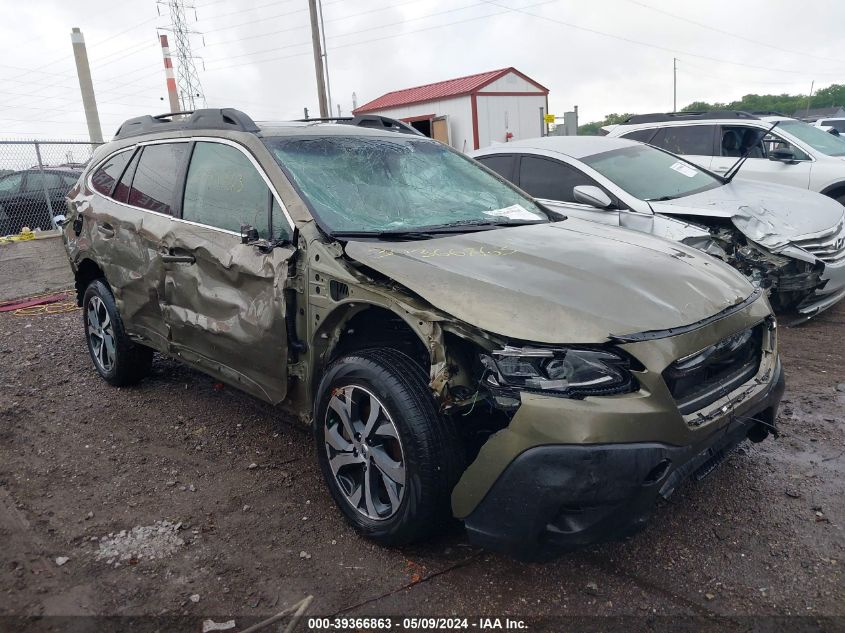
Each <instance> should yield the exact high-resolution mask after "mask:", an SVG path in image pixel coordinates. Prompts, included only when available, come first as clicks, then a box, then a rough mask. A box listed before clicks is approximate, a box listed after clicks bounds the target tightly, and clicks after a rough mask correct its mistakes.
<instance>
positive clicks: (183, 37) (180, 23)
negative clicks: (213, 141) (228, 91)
mask: <svg viewBox="0 0 845 633" xmlns="http://www.w3.org/2000/svg"><path fill="white" fill-rule="evenodd" d="M156 4H157V5H159V6H165V7H167V8H168V10H169V11H170V28H168V29H163V30H165V31H171V32H172V33H173V40H174V42H173V43H174V49H175V51H174V52H175V54H176V85H177V86H178V89H179V98H180V99H181V101H182V109H183V110H195V109H196V108H197V107H198V106H199V107H205V95H204V94H203V91H202V83H200V78H199V74H198V73H197V68H196V66H195V65H194V56H193V54H192V53H191V33H193V32H194V31H192V30H191V29H189V28H188V23H187V20H186V19H185V0H157V2H156ZM188 8H189V9H192V8H193V7H192V6H188Z"/></svg>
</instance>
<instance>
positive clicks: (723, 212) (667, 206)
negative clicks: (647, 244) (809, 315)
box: [650, 180, 845, 250]
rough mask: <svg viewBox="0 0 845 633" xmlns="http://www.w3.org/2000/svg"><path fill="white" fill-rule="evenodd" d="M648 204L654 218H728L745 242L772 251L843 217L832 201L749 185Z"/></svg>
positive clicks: (816, 195) (798, 191)
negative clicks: (658, 216)
mask: <svg viewBox="0 0 845 633" xmlns="http://www.w3.org/2000/svg"><path fill="white" fill-rule="evenodd" d="M650 204H651V206H652V209H654V212H655V213H666V214H669V215H688V216H701V217H720V218H730V219H731V221H732V222H733V224H734V226H736V228H738V229H739V230H740V231H742V232H743V233H744V234H745V236H746V237H748V238H749V239H751V240H753V241H755V242H757V243H758V244H762V245H763V246H765V247H766V248H769V249H774V250H777V249H778V248H780V247H783V246H785V245H786V244H788V243H789V242H791V241H793V240H794V239H795V238H798V237H801V236H804V235H809V234H813V233H819V232H821V231H826V230H829V229H831V228H833V227H835V226H836V225H837V224H838V223H839V222H840V221H842V216H843V212H845V209H843V207H842V205H841V204H839V203H838V202H837V201H836V200H833V199H832V198H828V197H827V196H824V195H822V194H820V193H816V192H814V191H808V190H807V189H799V188H798V187H788V186H786V185H776V184H773V183H768V182H767V183H757V182H754V181H750V180H737V181H733V182H731V183H728V184H727V185H724V186H722V187H716V188H715V189H710V190H709V191H703V192H701V193H697V194H694V195H692V196H686V197H684V198H678V199H677V200H665V201H662V202H651V203H650Z"/></svg>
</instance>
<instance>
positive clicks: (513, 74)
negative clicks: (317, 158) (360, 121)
mask: <svg viewBox="0 0 845 633" xmlns="http://www.w3.org/2000/svg"><path fill="white" fill-rule="evenodd" d="M548 96H549V90H548V89H547V88H545V87H543V86H542V85H540V84H539V83H537V82H536V81H534V80H533V79H531V78H530V77H528V76H526V75H524V74H522V73H521V72H519V71H518V70H517V69H516V68H502V69H500V70H491V71H489V72H485V73H479V74H477V75H470V76H468V77H459V78H457V79H449V80H447V81H441V82H438V83H434V84H428V85H425V86H417V87H415V88H405V89H404V90H396V91H394V92H388V93H387V94H385V95H382V96H381V97H379V98H378V99H374V100H373V101H370V102H369V103H365V104H364V105H362V106H361V107H360V108H357V109H356V110H354V114H381V115H383V116H387V117H391V118H394V119H400V120H402V121H406V122H407V123H410V124H411V125H413V126H414V127H415V128H417V129H418V130H420V131H421V132H422V133H423V134H425V135H426V136H430V137H432V138H435V139H437V140H439V141H442V142H444V143H448V144H449V145H451V146H452V147H454V148H456V149H459V150H461V151H464V152H468V151H471V150H473V149H479V148H481V147H486V146H488V145H491V144H492V143H496V142H498V143H506V142H508V141H516V140H519V139H523V138H532V137H536V136H541V135H542V134H545V132H546V126H545V123H544V122H543V115H544V114H547V113H548Z"/></svg>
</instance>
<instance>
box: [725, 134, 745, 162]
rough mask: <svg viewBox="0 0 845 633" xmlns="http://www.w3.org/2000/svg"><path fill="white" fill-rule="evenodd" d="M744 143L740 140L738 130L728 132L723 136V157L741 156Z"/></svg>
mask: <svg viewBox="0 0 845 633" xmlns="http://www.w3.org/2000/svg"><path fill="white" fill-rule="evenodd" d="M741 145H742V142H741V140H740V138H739V132H737V131H736V130H727V131H725V133H724V134H723V135H722V156H736V157H737V158H739V156H740V155H741V154H742V150H741Z"/></svg>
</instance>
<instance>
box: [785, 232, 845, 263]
mask: <svg viewBox="0 0 845 633" xmlns="http://www.w3.org/2000/svg"><path fill="white" fill-rule="evenodd" d="M793 244H795V246H797V247H798V248H803V249H804V250H805V251H807V252H809V253H812V254H813V255H815V256H816V257H818V258H819V259H820V260H822V261H823V262H825V263H828V264H841V263H843V262H845V222H840V223H839V224H838V225H837V226H835V227H834V228H832V229H829V230H827V231H822V232H821V233H816V234H814V235H808V236H805V237H803V238H800V239H796V240H794V241H793Z"/></svg>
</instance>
